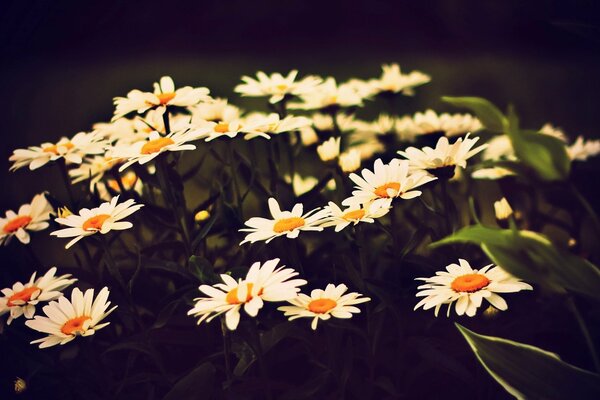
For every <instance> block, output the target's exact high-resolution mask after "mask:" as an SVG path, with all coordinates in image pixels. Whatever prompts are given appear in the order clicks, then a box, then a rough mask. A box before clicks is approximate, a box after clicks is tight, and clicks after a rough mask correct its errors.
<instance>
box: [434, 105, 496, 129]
mask: <svg viewBox="0 0 600 400" xmlns="http://www.w3.org/2000/svg"><path fill="white" fill-rule="evenodd" d="M442 101H445V102H446V103H450V104H452V105H453V106H456V107H462V108H467V109H469V110H470V111H472V112H473V113H474V114H475V115H476V116H477V118H479V120H480V121H481V123H482V124H483V126H484V127H485V128H486V129H487V130H489V131H491V132H495V133H502V132H503V131H504V124H505V122H504V115H502V113H501V112H500V110H498V108H497V107H496V106H495V105H493V104H492V103H491V102H489V101H488V100H486V99H482V98H481V97H449V96H443V97H442Z"/></svg>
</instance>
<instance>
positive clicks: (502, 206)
mask: <svg viewBox="0 0 600 400" xmlns="http://www.w3.org/2000/svg"><path fill="white" fill-rule="evenodd" d="M494 211H495V213H496V218H497V219H498V220H500V221H504V220H507V219H508V218H509V217H510V216H511V215H512V214H513V209H512V207H511V206H510V204H508V200H506V198H505V197H503V198H501V199H500V200H498V201H495V202H494Z"/></svg>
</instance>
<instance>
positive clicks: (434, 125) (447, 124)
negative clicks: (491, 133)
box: [396, 110, 483, 138]
mask: <svg viewBox="0 0 600 400" xmlns="http://www.w3.org/2000/svg"><path fill="white" fill-rule="evenodd" d="M480 129H483V125H482V124H481V122H480V121H479V119H477V118H476V117H474V116H472V115H470V114H448V113H442V114H439V115H438V114H437V113H436V112H435V111H433V110H426V111H425V112H423V113H421V112H418V113H415V115H414V116H412V117H411V116H405V117H402V118H400V119H398V121H397V123H396V131H397V132H398V135H399V136H400V137H401V138H412V137H415V136H418V135H428V134H433V133H440V134H442V135H445V136H460V135H464V134H466V133H468V132H475V131H478V130H480Z"/></svg>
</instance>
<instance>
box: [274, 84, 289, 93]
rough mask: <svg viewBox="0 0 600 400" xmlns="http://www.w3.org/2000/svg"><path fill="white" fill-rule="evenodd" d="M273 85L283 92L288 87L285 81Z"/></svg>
mask: <svg viewBox="0 0 600 400" xmlns="http://www.w3.org/2000/svg"><path fill="white" fill-rule="evenodd" d="M275 87H276V88H277V90H279V91H280V92H283V91H284V90H287V89H288V85H286V84H285V83H280V84H279V85H275Z"/></svg>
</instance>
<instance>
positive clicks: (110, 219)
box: [51, 196, 144, 249]
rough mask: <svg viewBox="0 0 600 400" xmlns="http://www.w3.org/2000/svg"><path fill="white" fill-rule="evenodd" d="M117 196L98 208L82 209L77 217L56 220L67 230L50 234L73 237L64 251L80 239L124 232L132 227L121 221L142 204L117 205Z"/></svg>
mask: <svg viewBox="0 0 600 400" xmlns="http://www.w3.org/2000/svg"><path fill="white" fill-rule="evenodd" d="M118 201H119V196H115V197H113V199H112V200H111V201H110V202H106V203H102V204H100V207H96V208H92V209H91V210H90V209H87V208H82V209H81V210H80V211H79V215H76V214H72V215H69V216H67V217H64V218H56V219H55V221H56V222H58V223H59V224H61V225H66V226H68V227H69V228H65V229H60V230H58V231H54V232H52V233H51V235H53V236H57V237H75V239H73V240H71V241H70V242H69V243H67V245H66V246H65V249H68V248H69V247H71V246H73V245H74V244H75V243H76V242H77V241H79V240H80V239H82V238H84V237H86V236H90V235H94V234H96V233H98V232H99V233H101V234H103V235H105V234H107V233H108V232H110V231H111V230H118V231H120V230H124V229H129V228H131V227H132V226H133V224H132V223H131V222H127V221H121V220H122V219H123V218H126V217H128V216H130V215H131V214H133V213H134V212H136V211H138V210H139V209H140V208H142V207H143V206H144V205H143V204H135V200H133V199H129V200H126V201H124V202H123V203H121V204H117V202H118Z"/></svg>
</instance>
